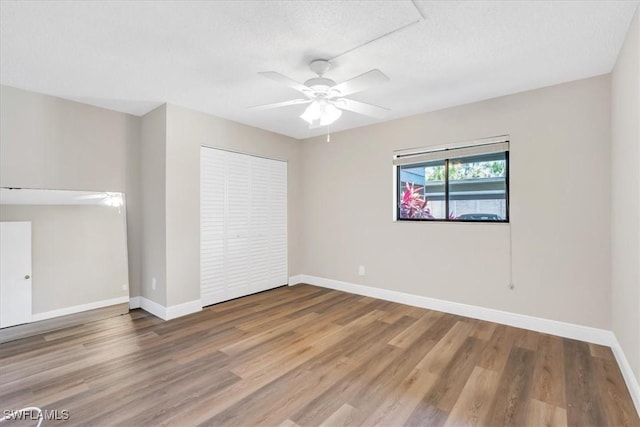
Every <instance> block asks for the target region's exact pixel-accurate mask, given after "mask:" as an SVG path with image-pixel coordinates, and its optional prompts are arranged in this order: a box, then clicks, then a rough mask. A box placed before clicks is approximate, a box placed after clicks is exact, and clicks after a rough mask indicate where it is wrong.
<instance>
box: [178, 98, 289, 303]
mask: <svg viewBox="0 0 640 427" xmlns="http://www.w3.org/2000/svg"><path fill="white" fill-rule="evenodd" d="M200 146H208V147H215V148H222V149H227V150H233V151H238V152H242V153H246V154H254V155H258V156H263V157H269V158H274V159H280V160H286V161H287V162H288V181H289V182H288V185H289V189H288V190H289V203H288V205H289V212H288V215H289V229H288V235H289V275H293V274H299V273H301V270H300V259H299V255H300V219H299V209H298V207H299V202H298V200H299V197H300V186H299V180H300V175H301V165H300V143H299V141H297V140H294V139H292V138H288V137H286V136H282V135H277V134H274V133H271V132H267V131H264V130H261V129H257V128H253V127H250V126H246V125H242V124H239V123H235V122H231V121H229V120H224V119H220V118H217V117H214V116H211V115H208V114H204V113H199V112H197V111H193V110H189V109H186V108H181V107H177V106H174V105H168V106H167V167H166V174H167V176H166V178H167V181H166V183H167V184H166V185H167V191H166V197H167V199H166V207H167V211H166V218H167V283H168V284H169V286H168V293H167V305H168V306H172V305H177V304H181V303H185V302H189V301H193V300H195V299H198V298H200Z"/></svg>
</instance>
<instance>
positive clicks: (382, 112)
mask: <svg viewBox="0 0 640 427" xmlns="http://www.w3.org/2000/svg"><path fill="white" fill-rule="evenodd" d="M335 105H336V107H338V108H341V109H343V110H348V111H353V112H354V113H358V114H363V115H365V116H371V117H375V118H376V119H384V118H385V116H386V113H388V112H389V111H391V110H389V109H388V108H384V107H378V106H377V105H372V104H366V103H364V102H360V101H354V100H353V99H346V98H341V99H338V100H336V103H335Z"/></svg>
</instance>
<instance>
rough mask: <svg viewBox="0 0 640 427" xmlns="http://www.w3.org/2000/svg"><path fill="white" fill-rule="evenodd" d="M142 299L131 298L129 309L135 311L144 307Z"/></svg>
mask: <svg viewBox="0 0 640 427" xmlns="http://www.w3.org/2000/svg"><path fill="white" fill-rule="evenodd" d="M140 298H142V297H130V298H129V308H130V309H131V310H133V309H134V308H140V307H142V305H141V304H142V302H141V301H140Z"/></svg>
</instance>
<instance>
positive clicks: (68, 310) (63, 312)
mask: <svg viewBox="0 0 640 427" xmlns="http://www.w3.org/2000/svg"><path fill="white" fill-rule="evenodd" d="M128 302H129V297H128V296H123V297H118V298H111V299H105V300H102V301H95V302H90V303H87V304H80V305H74V306H71V307H65V308H60V309H58V310H51V311H45V312H44V313H34V314H32V315H31V321H32V322H38V321H40V320H46V319H53V318H54V317H60V316H67V315H69V314H75V313H81V312H83V311H88V310H95V309H96V308H102V307H109V306H110V305H116V304H124V303H128Z"/></svg>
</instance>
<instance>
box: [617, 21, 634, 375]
mask: <svg viewBox="0 0 640 427" xmlns="http://www.w3.org/2000/svg"><path fill="white" fill-rule="evenodd" d="M639 13H640V11H636V14H635V17H634V18H633V21H632V23H631V26H630V28H629V32H628V34H627V37H626V40H625V43H624V45H623V47H622V49H621V50H620V54H619V55H618V60H617V62H616V65H615V68H614V70H613V73H612V77H611V88H612V94H611V95H612V105H611V110H612V111H611V113H612V119H611V123H612V146H611V154H612V155H611V160H612V163H611V171H612V194H611V205H612V207H613V209H612V218H611V220H612V221H611V243H612V245H611V250H612V253H611V255H612V327H613V332H614V333H615V334H616V337H617V338H618V341H619V342H620V345H621V346H622V348H623V350H624V352H625V355H626V357H627V360H628V361H629V364H630V365H631V368H632V369H633V371H634V373H635V376H636V378H637V379H638V381H639V382H640V53H639V52H640V23H639V22H638V20H639V17H638V15H639Z"/></svg>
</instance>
